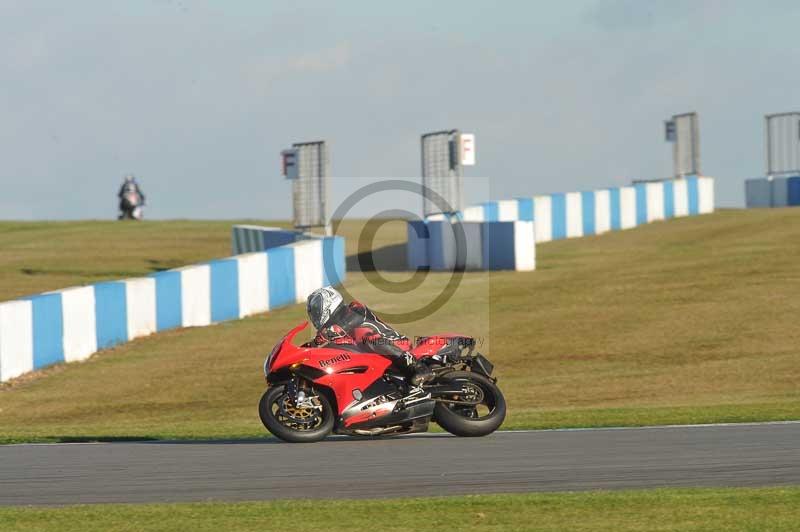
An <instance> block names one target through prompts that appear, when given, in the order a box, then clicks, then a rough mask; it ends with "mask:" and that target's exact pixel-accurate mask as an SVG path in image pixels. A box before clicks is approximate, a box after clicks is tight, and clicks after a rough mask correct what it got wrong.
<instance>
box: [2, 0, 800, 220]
mask: <svg viewBox="0 0 800 532" xmlns="http://www.w3.org/2000/svg"><path fill="white" fill-rule="evenodd" d="M799 23H800V2H797V1H795V0H788V1H778V0H772V1H755V0H754V1H751V2H741V1H734V0H730V1H725V0H718V1H710V0H709V1H701V0H685V1H684V0H665V1H647V0H607V1H597V0H591V1H590V0H570V1H555V0H553V1H550V2H531V1H519V2H486V1H481V2H479V1H474V2H469V1H465V0H461V1H454V2H444V1H437V2H431V1H429V0H427V1H425V0H423V1H410V0H407V1H402V2H374V1H373V2H368V1H363V2H346V1H337V2H312V1H308V0H304V1H302V2H268V1H265V0H258V1H255V0H253V1H243V0H238V1H236V2H223V1H215V2H206V1H200V0H196V1H189V0H182V1H167V0H160V1H157V0H150V1H147V0H136V1H134V0H130V1H127V2H123V1H109V0H98V1H88V0H81V1H79V2H62V1H52V2H44V1H36V0H30V1H26V2H18V1H12V0H0V183H2V195H0V219H39V218H48V219H52V218H58V219H62V218H68V219H74V218H110V217H113V216H114V215H115V210H116V204H115V194H116V190H117V187H118V186H119V182H120V181H121V179H122V177H123V175H125V174H126V173H133V174H135V175H136V176H138V178H139V180H140V182H141V184H142V186H143V189H144V192H145V193H146V194H147V195H148V199H149V202H150V207H149V209H148V211H147V213H146V215H147V216H148V217H153V218H178V217H185V218H240V217H258V218H288V217H290V215H291V211H290V202H289V194H290V192H289V190H290V189H289V187H288V185H287V183H286V182H284V181H283V180H282V179H281V178H280V176H279V164H278V163H279V160H278V153H279V151H280V150H281V149H282V148H284V147H288V146H289V145H290V144H291V143H292V142H297V141H303V140H316V139H326V140H328V141H329V142H330V145H331V162H332V164H331V168H332V174H333V176H339V177H344V176H359V177H366V176H381V177H382V176H388V177H405V176H417V175H418V174H419V135H420V134H421V133H424V132H426V131H431V130H438V129H449V128H459V129H461V130H462V131H466V132H474V133H475V134H476V144H477V159H478V164H477V166H475V167H473V168H470V169H468V171H467V175H469V176H486V177H487V178H488V179H489V183H490V191H489V194H490V195H491V197H492V198H493V199H503V198H512V197H515V196H521V195H533V194H536V193H543V192H559V191H570V190H579V189H590V188H600V187H604V186H610V185H618V184H624V183H627V182H629V181H630V180H631V179H633V178H654V177H664V176H667V175H669V174H670V173H671V171H672V162H671V145H669V144H666V143H665V142H664V140H663V124H662V121H663V119H665V118H668V117H669V116H670V115H672V114H675V113H681V112H686V111H697V112H698V113H699V115H700V137H701V153H702V168H703V171H704V173H705V174H706V175H711V176H714V177H716V178H717V204H718V205H721V206H740V205H742V204H743V180H744V179H745V178H747V177H752V176H757V175H762V174H763V173H764V166H765V164H764V147H763V115H764V114H765V113H772V112H780V111H793V110H798V109H800V92H799V91H800V69H798V68H797V65H798V64H800V46H798V44H797V36H796V33H797V27H798V24H799ZM334 181H335V179H334ZM352 186H353V181H351V180H346V179H342V180H341V181H340V183H339V187H338V190H337V192H336V193H335V194H334V199H336V198H340V197H343V194H346V193H347V192H349V187H350V188H351V187H352ZM484 192H485V191H483V192H481V194H483V193H484ZM475 195H476V194H475V192H474V191H473V192H471V193H470V198H471V199H476V198H475ZM477 199H485V198H483V197H480V198H477ZM389 206H394V205H386V207H389ZM414 206H415V207H417V208H418V207H419V205H418V202H415V203H414ZM373 207H374V205H373ZM364 209H366V207H365V208H364ZM365 212H366V210H361V211H359V210H356V211H354V214H363V213H365Z"/></svg>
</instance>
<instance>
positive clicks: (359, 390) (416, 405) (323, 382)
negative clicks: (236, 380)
mask: <svg viewBox="0 0 800 532" xmlns="http://www.w3.org/2000/svg"><path fill="white" fill-rule="evenodd" d="M306 326H307V323H303V324H301V325H298V326H297V327H295V328H294V329H292V330H291V331H289V333H288V334H286V336H285V337H284V338H283V339H282V340H281V341H280V342H279V343H278V344H277V345H276V346H275V348H274V349H273V350H272V352H271V353H270V354H269V356H268V357H267V359H266V360H265V362H264V373H265V377H266V380H267V382H268V384H269V385H270V386H277V385H284V386H287V387H288V388H291V389H292V390H294V387H297V386H300V387H302V386H306V387H307V388H309V389H313V391H314V393H320V394H323V395H325V397H326V399H327V400H328V402H329V403H330V404H331V406H332V407H333V411H334V412H335V414H336V421H335V425H334V429H333V430H334V432H338V433H343V434H384V433H389V432H393V433H398V432H418V431H424V430H427V426H428V422H429V421H430V420H431V419H432V418H433V417H434V407H435V405H436V403H437V398H439V397H446V396H453V395H454V394H458V393H461V392H462V391H463V390H462V385H461V384H459V383H456V384H453V383H437V382H436V380H434V382H433V383H431V385H429V386H425V387H424V391H425V393H424V394H420V393H419V390H417V395H416V396H412V395H409V387H408V385H407V384H406V382H405V379H404V376H403V374H402V373H401V372H400V371H399V370H396V369H395V368H394V367H393V366H392V361H391V360H390V359H389V358H387V357H384V356H381V355H378V354H376V353H374V352H367V351H365V350H364V349H362V348H359V346H358V345H352V344H333V343H330V344H327V345H324V346H317V347H305V346H298V345H295V344H294V343H293V340H294V338H295V336H297V334H298V333H300V332H301V331H302V330H304V329H305V328H306ZM474 346H475V342H474V340H473V339H472V338H469V337H465V336H460V335H439V336H429V337H425V338H421V339H419V340H418V341H417V343H416V345H415V346H414V347H413V348H411V350H410V352H411V353H412V354H413V355H414V356H415V357H416V358H417V360H419V361H424V362H425V363H428V364H430V365H431V367H433V368H434V371H435V372H439V373H443V372H446V371H448V368H450V367H451V366H452V364H451V362H453V361H455V360H459V361H460V362H461V363H462V364H463V363H464V361H467V363H468V364H470V365H471V367H472V371H474V372H476V373H480V374H481V375H482V376H483V377H485V378H486V379H488V380H490V381H491V382H492V383H493V382H494V381H495V380H496V379H491V373H492V365H491V363H489V361H488V360H486V358H485V357H483V356H482V355H480V354H477V355H470V356H468V357H467V358H464V356H463V353H464V351H465V350H467V351H468V352H469V353H470V354H471V353H472V350H473V349H474ZM498 393H499V390H498ZM451 402H455V401H451ZM504 409H505V405H504V403H503V417H504V415H505V410H504ZM501 421H502V419H501Z"/></svg>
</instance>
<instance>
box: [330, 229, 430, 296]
mask: <svg viewBox="0 0 800 532" xmlns="http://www.w3.org/2000/svg"><path fill="white" fill-rule="evenodd" d="M423 225H424V223H423ZM329 270H330V271H329ZM345 275H347V267H346V264H345V259H344V238H342V237H340V236H327V237H325V238H323V239H322V282H323V284H325V286H335V285H339V284H342V282H343V281H344V279H345Z"/></svg>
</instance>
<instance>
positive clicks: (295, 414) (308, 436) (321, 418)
mask: <svg viewBox="0 0 800 532" xmlns="http://www.w3.org/2000/svg"><path fill="white" fill-rule="evenodd" d="M316 400H317V401H318V402H319V406H321V407H322V408H321V409H298V408H295V407H291V400H290V399H289V395H288V394H287V393H286V386H284V385H279V386H271V387H270V388H268V389H267V391H266V392H264V395H262V396H261V401H259V403H258V415H259V417H260V418H261V423H263V424H264V427H266V428H267V430H268V431H270V432H271V433H272V434H273V435H274V436H277V437H278V438H280V439H282V440H283V441H288V442H292V443H313V442H317V441H320V440H323V439H325V437H326V436H327V435H328V434H330V433H331V431H332V430H333V424H334V418H335V415H334V412H333V407H331V403H330V401H328V399H327V398H326V397H325V395H323V394H317V395H316ZM287 408H291V411H289V412H287ZM298 420H299V421H298Z"/></svg>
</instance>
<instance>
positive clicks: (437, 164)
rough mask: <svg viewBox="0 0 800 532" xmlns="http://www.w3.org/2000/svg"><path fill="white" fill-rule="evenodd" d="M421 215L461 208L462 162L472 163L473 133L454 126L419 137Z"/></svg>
mask: <svg viewBox="0 0 800 532" xmlns="http://www.w3.org/2000/svg"><path fill="white" fill-rule="evenodd" d="M420 148H421V156H422V185H423V200H422V213H423V216H425V217H427V216H431V215H434V214H453V213H456V212H459V211H461V210H463V208H464V173H463V167H464V166H471V165H473V164H475V136H474V135H472V134H467V133H461V132H460V131H459V130H457V129H449V130H444V131H434V132H432V133H426V134H424V135H422V137H421V139H420Z"/></svg>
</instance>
